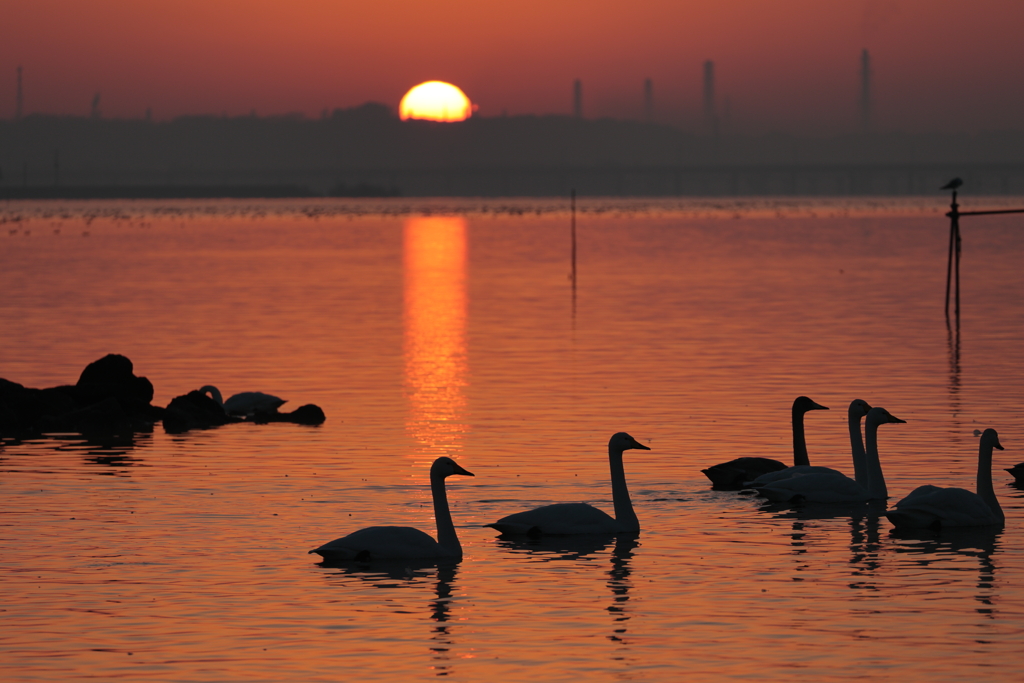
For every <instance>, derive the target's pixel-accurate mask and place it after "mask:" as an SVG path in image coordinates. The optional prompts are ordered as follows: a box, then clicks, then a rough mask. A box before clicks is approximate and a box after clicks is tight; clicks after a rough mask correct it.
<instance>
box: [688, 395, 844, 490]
mask: <svg viewBox="0 0 1024 683" xmlns="http://www.w3.org/2000/svg"><path fill="white" fill-rule="evenodd" d="M811 410H828V408H826V407H825V406H823V405H818V404H817V403H815V402H814V401H812V400H811V399H809V398H807V397H806V396H798V397H797V399H796V400H795V401H793V464H794V465H804V466H808V465H810V464H811V462H810V460H809V459H808V458H807V442H806V440H805V439H804V413H806V412H809V411H811ZM784 469H786V465H785V464H784V463H781V462H779V461H778V460H774V459H772V458H754V457H745V458H736V459H735V460H730V461H729V462H723V463H719V464H717V465H712V466H711V467H709V468H707V469H706V470H701V472H703V473H704V474H705V476H707V478H708V479H710V480H711V487H712V488H716V489H732V490H735V489H741V488H743V485H744V484H746V483H747V482H748V481H752V480H754V479H757V478H758V477H760V476H761V475H762V474H767V473H768V472H775V471H778V470H784Z"/></svg>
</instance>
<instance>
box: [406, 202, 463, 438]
mask: <svg viewBox="0 0 1024 683" xmlns="http://www.w3.org/2000/svg"><path fill="white" fill-rule="evenodd" d="M404 245H405V384H406V388H407V392H408V397H409V416H408V419H407V421H406V430H407V431H408V433H409V435H410V436H411V437H412V438H413V440H414V441H415V442H416V443H417V444H418V445H419V447H420V448H419V453H420V454H431V455H433V456H440V455H444V454H452V455H457V454H458V453H459V452H461V450H462V434H463V432H465V431H466V425H465V423H464V420H465V407H466V399H465V395H464V388H465V387H466V385H467V376H468V365H467V362H466V221H465V219H464V218H462V217H458V216H419V217H412V218H409V219H407V220H406V222H405V232H404Z"/></svg>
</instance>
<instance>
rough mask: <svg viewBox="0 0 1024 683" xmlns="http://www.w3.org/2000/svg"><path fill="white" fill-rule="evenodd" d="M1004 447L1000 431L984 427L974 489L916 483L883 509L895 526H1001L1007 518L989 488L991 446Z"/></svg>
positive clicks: (900, 527) (911, 527)
mask: <svg viewBox="0 0 1024 683" xmlns="http://www.w3.org/2000/svg"><path fill="white" fill-rule="evenodd" d="M993 448H998V449H999V450H1003V446H1002V444H1000V443H999V434H997V433H996V430H994V429H986V430H985V431H984V432H983V433H982V435H981V445H980V446H979V449H978V479H977V487H978V492H977V493H971V492H970V491H968V490H967V489H960V488H941V487H939V486H932V485H930V484H927V485H925V486H918V487H917V488H916V489H914V490H913V491H911V492H910V495H909V496H907V497H906V498H904V499H903V500H901V501H900V502H898V503H896V509H894V510H890V511H889V512H886V513H885V516H886V517H888V518H889V521H890V522H892V523H893V524H894V525H895V526H896V528H897V529H925V528H931V529H942V528H945V527H955V526H1002V525H1003V523H1004V522H1005V521H1006V517H1005V516H1004V515H1003V509H1002V508H1001V507H999V501H998V500H997V499H996V492H995V489H993V488H992V449H993Z"/></svg>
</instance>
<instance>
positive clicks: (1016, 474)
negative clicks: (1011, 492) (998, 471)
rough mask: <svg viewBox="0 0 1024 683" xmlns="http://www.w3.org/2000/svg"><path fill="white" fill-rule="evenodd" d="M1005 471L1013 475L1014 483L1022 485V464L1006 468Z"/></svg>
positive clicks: (1023, 465) (1023, 482) (1023, 478)
mask: <svg viewBox="0 0 1024 683" xmlns="http://www.w3.org/2000/svg"><path fill="white" fill-rule="evenodd" d="M1006 471H1007V472H1009V473H1010V474H1012V475H1013V478H1014V479H1015V480H1016V483H1018V484H1024V462H1022V463H1018V464H1016V465H1014V466H1013V467H1007V468H1006Z"/></svg>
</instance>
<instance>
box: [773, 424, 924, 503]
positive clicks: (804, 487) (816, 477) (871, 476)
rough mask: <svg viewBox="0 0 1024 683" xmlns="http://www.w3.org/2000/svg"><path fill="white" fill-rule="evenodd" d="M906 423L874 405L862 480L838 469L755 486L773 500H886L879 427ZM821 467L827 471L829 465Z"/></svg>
mask: <svg viewBox="0 0 1024 683" xmlns="http://www.w3.org/2000/svg"><path fill="white" fill-rule="evenodd" d="M851 412H852V407H851ZM905 422H906V420H901V419H900V418H898V417H896V416H895V415H892V414H890V413H889V411H887V410H886V409H885V408H872V409H871V410H870V411H869V412H868V415H867V419H866V420H865V424H864V431H865V433H866V434H867V450H866V452H865V462H864V465H865V466H864V468H863V472H864V479H865V480H864V481H863V482H859V481H856V480H854V479H850V478H849V477H848V476H846V475H845V474H843V473H841V472H837V471H835V470H831V471H810V472H808V471H804V472H800V473H798V474H796V475H795V476H792V477H789V478H786V479H780V480H778V481H774V482H770V483H767V484H764V485H761V486H757V487H755V488H756V489H757V492H758V493H759V494H761V495H763V496H764V497H765V498H767V499H768V500H771V501H774V502H787V501H792V500H803V501H807V502H811V503H861V502H865V501H868V500H872V499H876V500H885V499H886V498H887V497H888V495H889V494H888V491H887V490H886V487H885V478H884V477H883V476H882V466H881V463H880V461H879V457H878V427H879V426H880V425H883V424H887V423H905ZM858 427H859V418H858ZM859 431H860V430H859V429H858V432H859ZM793 469H796V468H793ZM822 469H823V470H827V468H822Z"/></svg>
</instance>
